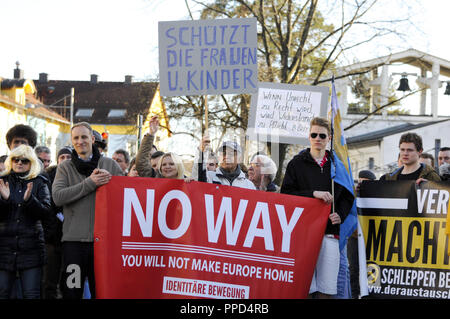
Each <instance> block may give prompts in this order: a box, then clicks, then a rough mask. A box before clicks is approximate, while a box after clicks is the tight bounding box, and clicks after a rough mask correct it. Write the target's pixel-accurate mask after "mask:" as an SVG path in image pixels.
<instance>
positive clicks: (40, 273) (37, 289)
mask: <svg viewBox="0 0 450 319" xmlns="http://www.w3.org/2000/svg"><path fill="white" fill-rule="evenodd" d="M158 126H159V120H158V117H156V116H155V117H153V118H151V120H150V125H149V131H148V133H147V134H146V135H145V136H144V137H143V139H142V142H141V145H140V147H139V150H138V153H137V156H136V157H135V158H133V159H131V158H130V155H129V153H128V152H127V151H126V150H123V149H118V150H115V152H114V154H113V155H112V158H109V157H107V156H104V155H103V151H104V149H105V148H106V147H107V145H106V144H105V142H104V141H103V140H102V139H101V136H100V134H99V133H98V132H96V131H94V130H93V129H92V128H91V126H90V125H89V124H88V123H86V122H81V123H77V124H74V125H73V127H72V129H71V143H72V145H71V146H66V147H63V148H61V149H60V150H59V151H58V153H57V156H56V159H57V163H56V164H55V165H51V151H50V149H49V148H48V147H46V146H36V144H37V133H36V132H35V131H34V129H33V128H31V127H30V126H27V125H23V124H19V125H16V126H14V127H12V128H11V129H10V130H9V131H8V132H7V134H6V141H7V145H8V148H9V150H10V153H9V155H5V156H2V157H0V170H1V171H2V173H1V174H2V175H1V176H0V207H1V208H0V209H1V214H0V298H3V299H7V298H45V299H58V298H68V299H80V298H83V295H84V293H85V290H86V285H85V281H86V282H87V283H88V285H87V287H88V289H89V293H90V296H91V298H95V274H94V258H93V255H94V246H93V241H94V238H93V235H94V220H95V193H96V189H97V188H98V187H100V186H102V185H105V184H107V183H109V182H110V180H111V177H112V176H123V175H127V176H130V177H136V176H138V177H147V178H173V179H184V180H185V182H191V181H193V180H195V181H200V182H207V183H214V184H220V185H229V186H234V187H242V188H247V189H252V190H259V191H266V192H279V193H283V194H290V195H297V196H306V197H311V198H318V199H320V200H322V201H324V202H325V203H328V204H331V203H333V205H331V210H330V215H329V220H328V224H327V226H326V230H325V235H324V238H323V241H322V246H321V249H320V253H319V257H318V260H317V263H316V267H315V271H314V276H313V279H312V283H311V287H310V296H311V297H315V298H329V297H332V296H334V295H336V294H337V280H338V272H339V262H340V261H339V260H340V258H341V256H340V250H339V241H338V237H339V225H340V224H341V223H342V222H343V221H344V220H345V218H346V216H347V215H348V213H349V211H350V209H351V207H352V204H353V200H354V195H353V194H351V193H349V192H348V191H346V190H345V188H344V187H341V186H340V185H339V184H336V183H335V185H333V186H334V187H332V182H331V167H332V165H333V163H332V156H331V153H330V151H329V150H328V146H329V144H330V140H331V135H330V131H331V128H330V123H329V121H328V120H326V119H323V118H314V119H313V120H312V121H311V123H310V131H309V142H310V146H309V147H308V148H306V149H304V150H303V151H301V152H300V153H299V154H297V155H296V156H294V157H293V158H292V159H291V160H290V161H289V163H288V165H287V168H286V171H285V173H284V178H283V180H282V182H281V183H280V185H276V184H275V183H274V180H275V176H276V173H277V171H278V167H277V165H276V164H275V162H274V161H273V160H272V159H271V158H270V156H267V155H266V154H264V153H262V152H258V153H257V154H255V155H254V156H252V158H251V159H250V163H249V165H248V167H245V166H244V165H243V163H242V160H243V158H242V157H243V150H242V148H241V146H240V145H239V144H238V143H236V142H235V141H225V142H224V143H223V144H222V145H221V146H220V147H219V148H218V149H217V151H216V152H213V150H212V148H211V140H210V138H209V137H208V136H205V137H203V139H202V140H201V143H200V145H199V148H198V154H197V155H196V157H195V160H194V163H195V165H194V166H193V169H192V172H190V174H188V172H186V171H185V168H184V165H183V163H182V161H181V158H180V157H179V156H178V155H177V154H176V153H174V152H167V153H165V152H161V151H159V150H158V149H157V148H156V147H155V145H154V140H155V135H156V133H157V131H158ZM437 160H438V165H439V171H436V170H435V169H434V168H433V166H434V162H433V161H434V159H433V157H432V156H431V155H425V154H424V153H423V146H422V139H421V137H420V136H419V135H417V134H415V133H406V134H404V135H402V136H401V138H400V141H399V168H398V169H396V170H395V171H393V172H391V173H388V174H385V175H383V176H382V177H381V178H380V180H415V181H416V183H422V182H426V181H440V180H448V179H449V171H450V169H449V167H450V148H449V147H443V148H441V149H440V152H439V157H438V159H437ZM358 178H359V182H361V181H362V180H364V179H370V180H374V179H376V177H375V175H374V173H373V172H371V171H369V170H364V171H361V172H360V173H359V176H358ZM332 189H333V190H332ZM356 190H358V187H356ZM354 240H355V237H354V236H353V237H351V238H349V240H348V249H349V250H348V251H349V255H348V259H349V269H350V273H351V275H352V278H351V281H352V288H353V289H352V292H353V295H354V297H357V295H358V291H357V288H355V287H357V286H355V285H353V283H356V282H357V278H356V279H354V278H353V275H354V271H353V270H352V269H356V268H357V267H356V266H355V263H357V258H355V257H354V249H353V248H352V247H355V246H356V244H355V242H354ZM355 267H356V268H355ZM355 271H356V270H355Z"/></svg>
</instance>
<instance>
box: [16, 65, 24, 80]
mask: <svg viewBox="0 0 450 319" xmlns="http://www.w3.org/2000/svg"><path fill="white" fill-rule="evenodd" d="M19 65H20V63H19V61H17V62H16V68H15V69H14V79H16V80H21V79H23V70H21V69H19Z"/></svg>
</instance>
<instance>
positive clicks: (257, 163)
mask: <svg viewBox="0 0 450 319" xmlns="http://www.w3.org/2000/svg"><path fill="white" fill-rule="evenodd" d="M276 174H277V165H276V164H275V162H274V161H273V160H272V159H271V158H270V157H269V156H267V155H261V154H260V155H256V156H254V157H253V159H252V161H251V163H250V167H249V168H248V179H249V180H250V181H252V182H253V184H255V187H256V189H257V190H262V191H266V192H277V193H278V192H279V191H280V188H279V187H278V186H277V185H275V183H274V182H273V180H274V179H275V175H276Z"/></svg>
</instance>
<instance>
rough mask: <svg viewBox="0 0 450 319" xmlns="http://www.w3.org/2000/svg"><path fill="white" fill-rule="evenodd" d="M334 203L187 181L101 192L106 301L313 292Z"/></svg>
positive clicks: (154, 181)
mask: <svg viewBox="0 0 450 319" xmlns="http://www.w3.org/2000/svg"><path fill="white" fill-rule="evenodd" d="M329 211H330V206H328V205H325V204H323V202H322V201H320V200H317V199H312V198H306V197H299V196H291V195H283V194H275V193H267V192H262V191H252V190H247V189H242V188H236V187H229V186H221V185H215V184H207V183H199V182H191V183H185V182H184V181H183V180H173V179H159V178H139V177H135V178H131V177H113V178H112V180H111V181H110V182H109V183H108V184H107V185H105V186H102V187H100V188H99V189H98V190H97V198H96V216H95V231H94V237H95V242H94V249H95V276H96V288H97V297H99V298H221V299H224V298H252V299H253V298H305V297H306V296H307V294H308V290H309V286H310V283H311V278H312V275H313V272H314V266H315V261H316V260H317V256H318V253H319V250H320V244H321V241H322V238H323V234H324V230H325V226H326V222H327V219H328V215H329Z"/></svg>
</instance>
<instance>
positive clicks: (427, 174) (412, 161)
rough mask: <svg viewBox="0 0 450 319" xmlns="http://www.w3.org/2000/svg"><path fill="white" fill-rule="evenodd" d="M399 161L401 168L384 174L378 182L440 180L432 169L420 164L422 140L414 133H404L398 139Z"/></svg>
mask: <svg viewBox="0 0 450 319" xmlns="http://www.w3.org/2000/svg"><path fill="white" fill-rule="evenodd" d="M398 144H399V148H400V160H401V161H402V164H403V166H402V167H400V168H399V169H397V170H395V171H393V172H392V173H388V174H384V175H383V176H381V177H380V181H399V180H415V181H416V183H420V182H423V181H435V182H439V181H440V180H441V178H440V177H439V174H437V173H436V171H435V170H434V169H433V167H431V166H428V165H425V164H423V163H420V161H419V159H420V154H422V151H423V147H422V138H421V137H420V136H419V135H417V134H416V133H405V134H403V135H402V136H401V137H400V141H399V143H398Z"/></svg>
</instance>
